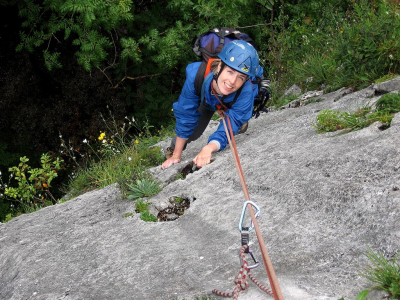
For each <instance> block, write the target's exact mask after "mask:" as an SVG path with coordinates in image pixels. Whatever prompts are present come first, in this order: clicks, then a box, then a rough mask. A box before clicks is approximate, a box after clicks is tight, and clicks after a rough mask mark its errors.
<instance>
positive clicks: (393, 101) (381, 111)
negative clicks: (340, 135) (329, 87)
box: [312, 94, 400, 133]
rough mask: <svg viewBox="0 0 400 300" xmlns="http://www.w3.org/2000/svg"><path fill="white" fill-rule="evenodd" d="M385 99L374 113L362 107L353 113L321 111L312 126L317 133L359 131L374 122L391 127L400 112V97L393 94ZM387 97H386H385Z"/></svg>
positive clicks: (369, 108)
mask: <svg viewBox="0 0 400 300" xmlns="http://www.w3.org/2000/svg"><path fill="white" fill-rule="evenodd" d="M391 95H393V96H388V97H385V98H383V96H382V97H381V99H382V98H383V100H382V101H381V102H379V101H380V100H381V99H379V101H378V102H377V104H376V110H375V111H372V108H371V107H368V106H366V107H362V108H360V109H358V110H357V111H355V112H353V113H349V112H341V111H334V110H331V109H326V110H323V111H321V112H320V113H319V114H318V116H317V119H316V122H315V123H313V124H312V125H313V126H314V127H315V128H316V130H317V133H325V132H333V131H337V130H341V129H346V131H345V132H350V131H355V130H359V129H362V128H365V127H368V126H369V125H371V124H372V123H374V122H377V121H379V122H381V123H383V124H384V125H386V126H385V127H389V126H390V123H391V121H392V119H393V117H394V115H393V113H394V112H397V111H400V96H398V95H395V94H391ZM384 96H386V95H384Z"/></svg>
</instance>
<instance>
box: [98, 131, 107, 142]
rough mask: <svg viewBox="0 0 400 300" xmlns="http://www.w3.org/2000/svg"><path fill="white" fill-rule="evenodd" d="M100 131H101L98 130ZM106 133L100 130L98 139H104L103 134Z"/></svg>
mask: <svg viewBox="0 0 400 300" xmlns="http://www.w3.org/2000/svg"><path fill="white" fill-rule="evenodd" d="M100 132H101V131H100ZM105 135H106V134H105V133H104V132H102V133H101V134H100V136H99V137H98V139H99V140H100V141H101V140H102V139H104V136H105Z"/></svg>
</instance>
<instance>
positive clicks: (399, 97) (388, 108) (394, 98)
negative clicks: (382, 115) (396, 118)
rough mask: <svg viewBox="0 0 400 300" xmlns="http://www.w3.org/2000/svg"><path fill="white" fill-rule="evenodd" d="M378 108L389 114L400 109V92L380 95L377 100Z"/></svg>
mask: <svg viewBox="0 0 400 300" xmlns="http://www.w3.org/2000/svg"><path fill="white" fill-rule="evenodd" d="M376 110H377V111H380V112H387V113H389V114H391V113H396V112H398V111H400V92H399V94H394V93H388V94H385V95H383V96H382V97H380V98H379V100H378V101H377V102H376Z"/></svg>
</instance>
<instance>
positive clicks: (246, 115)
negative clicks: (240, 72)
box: [208, 81, 254, 151]
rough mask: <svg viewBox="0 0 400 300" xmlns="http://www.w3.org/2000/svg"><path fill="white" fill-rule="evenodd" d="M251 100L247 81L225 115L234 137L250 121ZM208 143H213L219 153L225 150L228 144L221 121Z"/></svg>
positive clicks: (249, 85)
mask: <svg viewBox="0 0 400 300" xmlns="http://www.w3.org/2000/svg"><path fill="white" fill-rule="evenodd" d="M253 100H254V95H253V90H252V84H251V83H250V82H249V81H247V82H246V83H245V86H244V87H243V89H242V92H241V93H240V95H239V97H238V99H237V100H236V102H235V103H234V104H233V105H232V107H231V108H230V109H228V110H227V112H226V113H225V115H228V116H229V119H230V121H231V125H232V130H233V134H234V135H236V134H237V133H238V131H239V129H240V127H242V125H243V124H244V123H246V122H248V121H249V120H250V118H251V115H252V112H253V102H254V101H253ZM226 125H227V126H228V130H229V125H228V122H226ZM208 142H209V143H210V142H214V143H215V144H216V145H217V146H218V148H219V149H218V150H219V151H220V150H223V149H225V147H226V145H227V144H228V138H227V137H226V133H225V127H224V124H223V122H222V120H221V122H220V124H219V126H218V129H217V131H215V132H214V133H213V134H212V135H210V137H209V139H208Z"/></svg>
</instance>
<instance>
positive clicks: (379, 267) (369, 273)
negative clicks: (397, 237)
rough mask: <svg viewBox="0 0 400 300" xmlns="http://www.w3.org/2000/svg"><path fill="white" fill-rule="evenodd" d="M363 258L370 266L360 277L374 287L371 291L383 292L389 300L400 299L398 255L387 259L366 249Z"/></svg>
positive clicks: (399, 258) (399, 262)
mask: <svg viewBox="0 0 400 300" xmlns="http://www.w3.org/2000/svg"><path fill="white" fill-rule="evenodd" d="M365 256H366V257H367V258H368V260H369V263H370V265H369V266H367V267H365V268H364V272H363V273H361V276H363V277H365V278H367V279H369V280H370V281H371V282H373V283H374V284H375V285H374V286H372V288H373V289H376V290H383V291H385V292H387V293H388V294H389V297H390V298H391V299H400V255H399V253H398V254H397V255H395V256H394V257H393V259H387V258H386V257H385V256H384V255H383V254H382V253H379V252H374V251H373V250H372V249H371V248H370V247H368V249H367V252H366V254H365Z"/></svg>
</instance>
